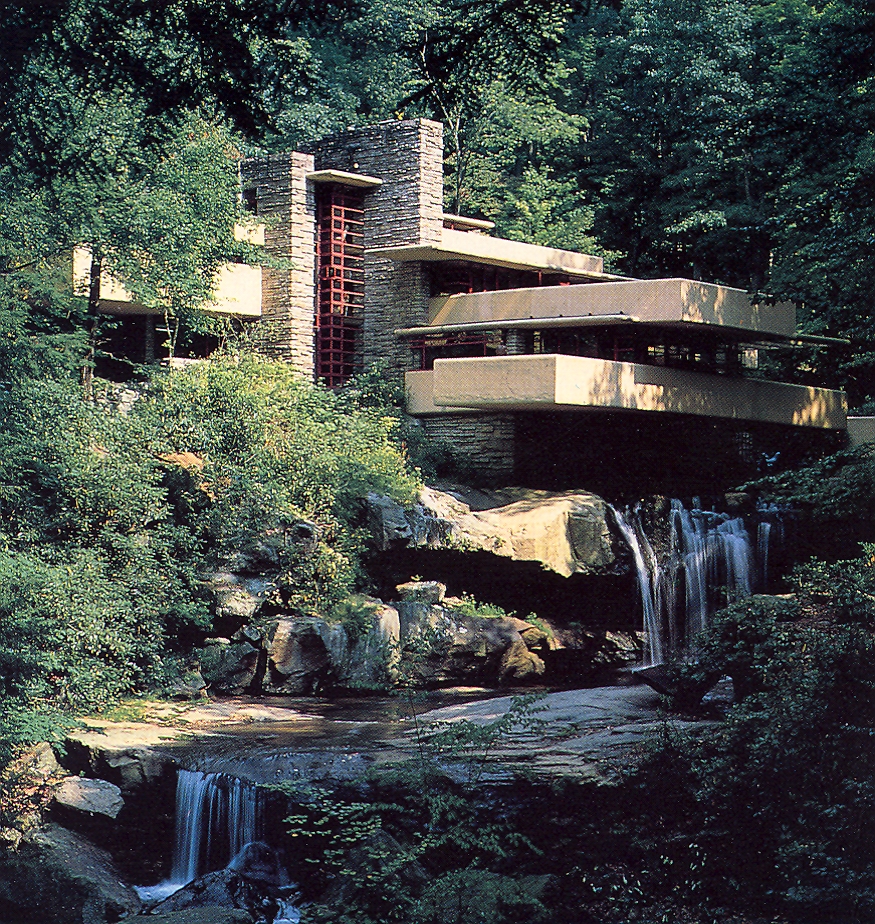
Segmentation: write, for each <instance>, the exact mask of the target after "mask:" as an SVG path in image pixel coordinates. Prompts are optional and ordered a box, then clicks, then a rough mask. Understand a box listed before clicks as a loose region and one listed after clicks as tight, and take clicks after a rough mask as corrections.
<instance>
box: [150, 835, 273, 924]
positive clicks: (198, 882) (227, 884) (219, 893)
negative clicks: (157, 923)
mask: <svg viewBox="0 0 875 924" xmlns="http://www.w3.org/2000/svg"><path fill="white" fill-rule="evenodd" d="M281 882H282V878H281V873H280V868H279V863H278V861H277V858H276V854H275V853H274V851H273V850H272V849H271V848H270V847H268V845H267V844H263V843H260V842H257V841H256V842H253V843H250V844H247V845H246V846H245V847H244V848H243V849H242V850H241V851H240V853H238V854H237V856H236V857H234V858H233V859H232V860H231V862H230V863H229V864H228V865H227V866H226V867H225V869H221V870H216V871H215V872H212V873H207V874H206V875H205V876H200V877H198V878H197V879H195V880H193V881H192V882H189V883H188V884H187V885H184V886H183V887H182V888H181V889H180V890H179V891H178V892H174V893H173V895H171V896H170V897H169V898H167V899H165V900H164V901H163V902H160V903H159V904H158V905H156V906H155V907H154V908H153V909H152V911H153V912H154V913H155V914H166V913H168V912H173V911H184V910H187V909H191V908H202V907H219V908H235V909H241V910H243V911H247V912H248V913H249V914H250V915H251V916H252V919H253V920H254V921H265V922H268V921H273V919H274V917H275V916H276V913H277V910H278V909H279V902H278V899H279V890H280V885H281Z"/></svg>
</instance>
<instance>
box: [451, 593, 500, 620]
mask: <svg viewBox="0 0 875 924" xmlns="http://www.w3.org/2000/svg"><path fill="white" fill-rule="evenodd" d="M444 606H445V607H446V608H447V609H448V610H450V611H451V612H453V613H458V614H459V615H460V616H468V617H469V618H471V619H478V618H480V619H501V618H502V617H504V616H508V615H510V614H509V613H508V612H507V611H506V610H504V609H503V608H502V607H500V606H498V605H497V604H495V603H478V602H477V601H476V600H475V599H474V598H473V597H472V596H471V595H470V594H462V596H461V597H451V598H449V599H447V600H445V601H444Z"/></svg>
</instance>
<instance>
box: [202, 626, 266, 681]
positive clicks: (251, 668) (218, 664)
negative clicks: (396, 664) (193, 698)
mask: <svg viewBox="0 0 875 924" xmlns="http://www.w3.org/2000/svg"><path fill="white" fill-rule="evenodd" d="M258 635H260V633H258ZM259 642H260V639H259ZM260 654H261V650H260V645H259V646H258V647H256V646H255V645H253V644H252V643H251V642H249V641H241V642H230V641H228V640H227V639H225V640H222V641H220V640H218V639H213V640H212V643H211V644H208V645H207V646H206V647H204V648H202V649H201V650H200V653H199V656H200V663H201V672H202V673H203V675H204V680H206V682H207V684H208V686H209V688H210V690H212V691H213V692H215V693H243V692H244V691H246V690H248V689H250V688H252V687H253V686H254V685H255V681H256V679H257V677H258V673H259V659H260Z"/></svg>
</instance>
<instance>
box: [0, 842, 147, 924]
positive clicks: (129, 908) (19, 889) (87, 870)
mask: <svg viewBox="0 0 875 924" xmlns="http://www.w3.org/2000/svg"><path fill="white" fill-rule="evenodd" d="M0 907H2V908H3V910H4V916H5V914H9V915H12V914H16V913H18V917H17V919H18V920H22V921H24V920H29V921H39V922H40V924H109V922H114V921H118V920H119V919H120V918H121V917H123V916H125V915H128V914H134V913H136V912H138V911H139V910H140V909H141V907H142V903H141V902H140V899H139V898H138V896H137V893H136V892H134V890H133V889H132V888H130V887H129V886H128V885H126V884H125V883H124V882H123V881H122V879H121V877H120V876H119V873H118V871H117V869H116V868H115V865H114V864H113V862H112V860H111V858H110V856H109V854H108V853H106V852H105V851H103V850H101V849H99V848H98V847H95V846H94V845H93V844H91V843H89V842H88V841H87V840H85V839H84V838H82V837H80V836H79V835H78V834H74V833H73V832H71V831H67V830H66V829H65V828H62V827H60V826H58V825H54V824H52V825H47V826H45V827H43V828H39V829H37V830H36V831H34V832H31V833H29V834H28V835H27V836H26V837H25V838H24V839H23V840H22V842H21V843H20V845H19V847H18V850H16V851H4V852H3V853H0Z"/></svg>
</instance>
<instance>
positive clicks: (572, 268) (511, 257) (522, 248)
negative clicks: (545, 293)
mask: <svg viewBox="0 0 875 924" xmlns="http://www.w3.org/2000/svg"><path fill="white" fill-rule="evenodd" d="M450 218H452V216H450ZM448 223H452V222H448ZM368 254H369V255H371V256H375V257H387V258H388V259H390V260H396V261H398V262H400V263H411V262H420V263H443V262H446V261H448V260H453V261H456V260H460V261H462V262H465V263H483V264H485V265H487V266H500V267H504V268H505V269H517V270H532V271H535V272H543V273H555V274H560V275H563V276H577V277H580V278H583V279H601V278H606V279H619V278H621V277H619V276H611V275H608V274H606V273H605V272H604V261H603V260H602V259H601V257H593V256H590V255H589V254H585V253H576V252H574V251H571V250H559V249H558V248H555V247H541V246H539V245H538V244H524V243H521V242H520V241H508V240H505V239H504V238H500V237H489V236H487V235H485V234H476V233H473V234H472V233H471V232H470V231H459V230H456V228H447V227H444V228H443V229H442V231H441V241H440V243H439V244H416V245H410V246H402V247H380V248H373V249H370V250H368Z"/></svg>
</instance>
